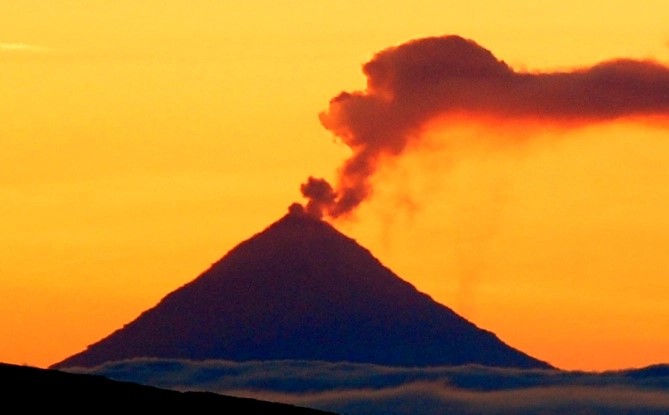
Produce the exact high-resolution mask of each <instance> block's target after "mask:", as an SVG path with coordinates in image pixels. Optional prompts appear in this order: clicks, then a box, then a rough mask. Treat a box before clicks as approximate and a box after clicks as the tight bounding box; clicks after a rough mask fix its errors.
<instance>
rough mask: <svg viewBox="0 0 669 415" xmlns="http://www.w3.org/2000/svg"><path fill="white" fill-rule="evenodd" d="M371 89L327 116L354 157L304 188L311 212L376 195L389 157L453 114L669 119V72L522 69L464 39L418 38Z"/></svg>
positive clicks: (373, 77) (374, 74)
mask: <svg viewBox="0 0 669 415" xmlns="http://www.w3.org/2000/svg"><path fill="white" fill-rule="evenodd" d="M363 72H364V74H365V76H366V77H367V87H366V89H365V90H364V91H356V92H342V93H340V94H339V95H338V96H336V97H334V98H333V99H332V100H331V101H330V106H329V108H328V109H327V111H325V112H323V113H321V114H320V121H321V123H322V124H323V126H324V127H325V128H327V129H328V130H330V131H331V132H332V133H333V134H335V135H336V136H337V137H339V138H340V139H341V140H342V141H343V142H344V143H345V144H346V145H347V146H348V147H350V149H351V150H352V155H351V157H350V158H348V159H347V160H346V161H345V162H344V164H343V165H342V166H341V167H340V168H339V170H338V172H337V179H336V182H335V183H334V185H332V184H330V183H328V182H327V181H326V180H324V179H321V178H314V177H310V178H308V180H307V181H306V182H305V183H304V184H302V186H301V191H302V194H303V196H304V197H305V198H306V199H307V200H308V202H307V204H306V207H305V209H306V211H307V213H309V214H311V215H314V216H316V217H324V216H325V217H330V218H337V217H340V216H345V215H347V214H349V213H351V212H352V211H353V210H354V209H355V208H356V207H357V206H358V205H359V204H360V203H362V202H363V201H364V200H365V199H366V198H368V197H370V196H371V194H372V192H373V189H372V185H371V178H372V176H373V175H374V172H375V171H376V169H377V167H378V164H379V163H380V162H381V159H382V158H389V157H390V158H392V157H398V156H400V155H401V154H402V153H403V152H404V151H405V150H406V149H407V148H408V147H409V146H410V145H412V144H415V142H416V141H417V140H420V137H421V134H420V132H421V129H422V128H424V127H425V125H426V123H428V122H430V121H431V120H434V119H436V118H438V117H441V116H445V115H448V114H469V115H472V116H484V117H487V118H491V117H492V118H497V119H502V120H503V119H516V120H528V121H529V120H535V121H539V122H541V123H547V124H557V125H573V124H591V123H595V122H602V121H609V120H614V119H617V118H623V117H639V116H661V117H666V116H667V115H669V68H668V67H667V66H665V65H662V64H660V63H658V62H655V61H649V60H631V59H616V60H611V61H606V62H602V63H599V64H597V65H594V66H592V67H586V68H579V69H575V70H572V71H567V72H543V73H531V72H518V71H515V70H514V69H512V68H511V67H509V65H507V64H506V63H504V62H503V61H501V60H499V59H497V58H496V57H495V56H494V55H493V54H492V53H491V52H490V51H488V50H486V49H484V48H483V47H481V46H479V45H478V44H476V43H475V42H473V41H471V40H468V39H464V38H462V37H459V36H444V37H430V38H424V39H418V40H413V41H410V42H408V43H405V44H402V45H399V46H396V47H391V48H389V49H386V50H383V51H381V52H379V53H378V54H376V55H375V56H374V57H373V59H372V60H371V61H369V62H368V63H366V64H365V65H364V66H363Z"/></svg>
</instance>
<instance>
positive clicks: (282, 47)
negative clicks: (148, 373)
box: [0, 0, 669, 371]
mask: <svg viewBox="0 0 669 415" xmlns="http://www.w3.org/2000/svg"><path fill="white" fill-rule="evenodd" d="M668 15H669V5H667V3H666V1H664V0H663V1H660V0H646V1H643V0H642V1H631V0H621V1H616V2H611V1H603V0H593V1H587V2H584V1H582V0H579V1H576V0H561V1H552V0H551V1H545V2H538V1H520V0H507V1H504V2H494V1H477V0H470V1H468V2H462V1H457V2H456V1H451V0H438V1H437V0H434V1H432V0H415V1H411V2H400V1H388V0H386V1H371V0H359V1H348V0H342V1H320V0H318V1H313V0H312V1H306V0H293V1H259V0H246V1H237V0H233V1H214V0H191V1H178V0H162V1H158V0H116V1H108V0H86V1H82V0H79V1H75V0H52V1H42V0H6V1H3V2H0V94H1V97H2V98H1V99H0V150H1V151H0V211H1V214H0V339H3V341H2V342H0V361H3V362H8V363H17V364H30V365H34V366H40V367H46V366H48V365H50V364H53V363H55V362H57V361H60V360H62V359H63V358H65V357H67V356H70V355H72V354H74V353H76V352H79V351H81V350H83V349H84V348H85V347H86V346H87V345H89V344H91V343H93V342H95V341H97V340H99V339H101V338H102V337H104V336H106V335H108V334H109V333H111V332H112V331H114V330H115V329H117V328H120V327H121V326H122V325H124V324H126V323H128V322H129V321H131V320H132V319H134V318H135V317H137V316H138V315H139V313H141V312H142V311H144V310H146V309H148V308H150V307H152V306H154V305H155V304H156V303H157V302H158V301H159V300H160V299H161V298H162V297H164V296H165V295H166V294H167V293H169V292H171V291H173V290H175V289H177V288H178V287H180V286H181V285H183V284H185V283H187V282H189V281H191V280H192V279H194V278H195V277H196V276H197V275H198V274H199V273H200V272H202V271H204V270H205V269H206V268H208V267H209V265H210V264H211V263H212V262H214V261H216V260H218V259H219V258H220V257H221V256H223V255H224V254H225V253H227V251H228V250H229V249H231V248H232V247H234V246H235V245H236V244H237V243H239V242H241V241H242V240H245V239H247V238H249V237H251V236H252V235H253V234H255V233H257V232H260V231H262V230H263V229H264V228H265V227H266V226H268V225H270V224H271V223H272V222H274V221H276V220H278V219H279V218H280V217H281V216H283V215H284V214H285V213H286V212H287V207H288V206H289V205H290V204H291V203H293V202H296V201H297V202H305V199H304V198H303V197H302V195H301V193H300V186H301V184H303V183H304V182H305V181H306V180H307V178H308V177H310V176H313V177H318V178H324V179H326V180H328V181H329V182H331V183H334V184H335V185H336V183H338V181H339V180H340V176H338V171H339V169H340V167H341V166H343V165H344V163H346V161H347V160H349V157H351V156H352V154H355V151H354V150H352V149H351V148H349V147H348V146H347V145H346V140H345V139H342V137H336V136H335V134H334V131H335V130H337V129H341V128H344V127H348V125H344V123H343V121H342V119H341V118H339V116H338V115H336V114H335V113H334V110H333V108H331V107H330V101H331V100H332V99H333V98H335V97H337V96H339V94H340V93H341V92H342V91H347V92H349V93H355V92H356V91H358V95H360V94H364V96H365V97H370V96H373V93H378V94H380V95H381V96H385V95H383V94H384V93H386V92H388V91H387V90H386V89H384V88H378V89H376V90H373V91H372V89H370V90H367V91H366V90H365V88H366V87H367V82H368V79H367V77H366V75H365V73H363V65H364V64H365V63H367V62H369V61H370V60H372V59H373V58H374V56H375V54H377V53H379V52H381V51H384V50H386V49H388V48H390V47H396V46H399V45H401V44H404V43H406V42H409V41H412V40H415V39H421V38H425V37H433V36H446V35H458V36H461V37H462V38H465V39H469V40H471V41H473V42H476V44H477V45H479V46H480V48H482V49H485V50H488V51H489V52H490V53H491V54H492V55H494V57H495V58H496V59H498V60H500V61H503V62H504V63H505V64H506V65H508V67H509V68H511V69H512V71H513V72H514V73H522V74H527V73H532V74H547V73H579V71H583V70H584V69H583V68H586V69H587V68H591V67H593V66H594V65H597V64H599V63H600V62H603V61H609V60H612V59H618V58H626V59H633V60H639V61H646V60H653V61H655V62H656V63H655V64H654V65H656V66H655V67H658V68H662V67H664V65H669V26H667V16H668ZM375 79H376V78H375ZM393 79H394V78H393ZM537 79H539V78H537ZM551 85H553V84H551ZM559 85H562V84H559ZM654 85H655V84H652V86H654ZM377 86H378V85H377ZM665 88H669V85H665ZM558 89H559V88H558ZM431 90H432V89H430V88H426V90H425V91H428V92H420V91H419V92H416V91H413V93H414V98H413V99H415V96H418V97H421V96H422V95H420V94H422V93H429V91H431ZM467 91H469V89H467ZM505 91H506V90H505ZM541 91H545V90H544V89H542V90H541ZM577 91H578V90H577ZM663 91H667V89H664V90H663ZM650 92H651V93H649V91H644V92H643V93H639V94H637V95H635V96H625V97H623V99H620V100H619V101H620V102H621V103H620V105H621V106H625V105H626V103H628V102H636V101H635V100H638V101H639V102H641V103H642V104H643V103H645V99H646V98H647V99H648V100H652V101H653V102H656V101H657V102H660V103H662V102H664V103H666V102H667V101H668V99H667V94H666V93H664V94H659V96H655V95H653V94H652V91H650ZM388 93H389V92H388ZM537 95H541V96H542V97H545V96H546V95H545V94H543V93H542V94H537ZM519 96H520V97H524V95H522V94H521V95H519ZM578 96H581V95H580V93H578ZM466 98H471V97H469V96H468V97H466ZM472 99H473V98H472ZM343 101H344V100H340V101H339V102H343ZM465 101H466V102H470V101H469V100H467V99H464V101H463V102H465ZM411 102H414V101H411ZM449 102H450V101H449ZM514 102H515V101H514ZM537 102H539V101H537ZM543 102H544V101H541V103H543ZM568 102H569V101H568ZM518 103H522V105H526V106H527V108H530V109H532V108H534V106H533V104H534V103H535V101H527V100H525V99H524V98H523V99H520V98H519V99H518V102H516V104H514V105H516V106H512V107H506V106H504V107H503V109H504V110H505V111H501V110H499V111H497V109H494V110H491V111H492V112H490V111H488V110H480V111H479V107H476V108H469V107H467V108H464V109H463V108H457V109H458V110H459V111H457V113H440V114H439V116H437V117H429V118H427V119H421V130H420V134H418V136H419V137H417V138H415V139H413V138H412V141H411V143H410V144H409V145H408V146H407V148H406V149H404V150H403V152H402V154H400V155H398V156H388V155H387V154H386V153H381V155H380V156H379V157H380V159H379V161H378V162H376V163H375V164H374V170H373V173H372V174H371V175H370V177H369V178H368V183H367V185H368V186H369V188H370V189H373V191H372V192H371V193H370V194H369V195H368V197H367V198H366V199H364V200H363V201H362V203H361V204H360V205H358V206H356V207H355V208H354V209H353V210H352V212H351V213H350V214H349V215H345V216H344V217H339V218H338V219H336V220H335V219H328V220H330V221H331V223H333V224H334V225H335V227H337V228H338V229H339V230H340V231H342V232H343V233H345V234H346V235H348V236H351V237H353V238H355V239H356V240H357V241H358V242H359V243H360V244H361V245H363V246H365V247H366V248H368V249H369V250H370V251H371V252H372V253H373V254H374V255H375V256H376V257H377V258H378V259H379V260H380V261H381V262H383V263H384V264H385V265H386V266H388V267H389V268H390V269H392V270H393V271H394V272H395V273H397V274H398V275H399V276H400V277H402V278H403V279H405V280H407V281H409V282H411V283H412V284H414V285H415V286H416V287H417V288H418V289H419V290H421V291H424V292H426V293H428V294H430V295H431V296H432V297H433V298H434V299H436V300H437V301H439V302H440V303H442V304H445V305H447V306H449V307H451V308H452V309H454V310H455V311H456V312H458V313H460V314H462V315H463V316H465V317H466V318H468V319H469V320H470V321H472V322H474V323H475V324H476V325H478V326H479V327H482V328H485V329H487V330H490V331H492V332H494V333H496V334H497V335H498V336H499V337H500V338H501V339H502V340H504V341H505V342H507V343H509V344H510V345H512V346H514V347H516V348H518V349H521V350H522V351H524V352H526V353H528V354H530V355H532V356H534V357H537V358H539V359H542V360H545V361H548V362H550V363H551V364H553V365H555V366H557V367H559V368H563V369H582V370H597V371H599V370H606V369H621V368H631V367H641V366H644V365H649V364H653V363H662V362H665V363H666V362H669V331H668V330H667V327H669V301H668V299H669V278H667V277H668V275H669V274H668V273H669V256H668V255H667V252H669V215H668V214H667V212H669V186H668V185H667V184H668V183H669V168H668V167H667V166H669V122H668V119H669V110H668V109H667V106H664V107H662V108H659V109H657V108H655V109H654V111H642V112H641V113H634V114H631V116H628V115H630V114H627V113H623V114H621V116H620V117H617V118H613V117H600V118H597V117H594V116H590V115H592V114H590V115H589V116H587V117H585V118H582V117H581V116H580V115H579V116H578V117H571V118H570V117H567V118H569V119H565V118H560V116H556V115H555V114H554V113H553V112H550V107H549V106H547V108H549V110H547V112H546V113H540V114H538V115H537V114H535V113H534V112H532V113H531V114H529V112H531V111H530V110H523V111H525V112H522V111H521V110H516V108H517V107H518V105H521V104H518ZM344 105H345V103H344V104H342V109H341V111H343V112H342V113H345V111H348V110H347V109H346V108H344ZM361 105H362V104H361ZM463 105H464V104H463ZM481 105H482V106H481V108H489V107H490V108H492V107H494V106H495V105H497V104H496V103H489V102H487V101H486V102H485V103H483V104H481ZM355 108H359V107H358V106H356V107H355ZM403 108H410V109H409V111H413V107H403ZM494 108H497V107H494ZM507 108H508V113H507V111H506V109H507ZM328 111H330V112H329V116H327V115H326V116H321V114H326V113H328ZM337 111H339V109H337ZM393 114H394V115H396V116H394V117H393V118H392V119H393V122H395V121H396V120H397V119H400V118H402V114H399V115H398V113H393ZM509 114H510V115H509ZM528 114H529V115H528ZM507 115H509V116H507ZM319 116H320V118H319ZM556 119H557V121H556ZM381 120H382V121H385V120H386V118H382V119H381ZM322 121H323V123H322ZM398 122H399V121H398ZM324 124H327V127H328V128H330V130H329V129H328V128H326V126H325V125H324ZM363 125H364V126H368V125H371V124H367V123H363ZM392 125H395V124H392ZM337 131H341V130H337ZM414 133H415V132H414ZM352 151H353V153H352ZM335 187H336V186H335Z"/></svg>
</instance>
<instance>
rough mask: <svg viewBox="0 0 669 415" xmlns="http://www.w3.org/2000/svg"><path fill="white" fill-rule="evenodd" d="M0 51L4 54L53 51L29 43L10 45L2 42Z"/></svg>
mask: <svg viewBox="0 0 669 415" xmlns="http://www.w3.org/2000/svg"><path fill="white" fill-rule="evenodd" d="M0 51H3V52H52V51H53V49H51V48H48V47H45V46H39V45H31V44H28V43H8V42H0Z"/></svg>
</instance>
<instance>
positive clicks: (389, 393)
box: [68, 359, 669, 415]
mask: <svg viewBox="0 0 669 415" xmlns="http://www.w3.org/2000/svg"><path fill="white" fill-rule="evenodd" d="M68 371H73V372H79V373H92V374H97V375H102V376H106V377H109V378H112V379H116V380H122V381H131V382H137V383H142V384H148V385H152V386H157V387H162V388H168V389H176V390H182V391H183V390H198V391H210V392H216V393H222V394H227V395H234V396H244V397H252V398H258V399H264V400H270V401H275V402H285V403H291V404H295V405H300V406H307V407H312V408H317V409H323V410H329V411H335V412H338V413H341V414H346V415H377V414H378V415H381V414H383V415H409V414H411V415H416V414H420V415H432V414H434V415H437V414H442V415H443V414H445V413H448V414H449V415H471V414H481V413H485V414H520V415H538V414H542V415H556V414H588V415H591V414H595V415H597V414H607V415H611V414H614V415H615V414H652V415H659V414H666V413H669V365H657V366H651V367H648V368H644V369H637V370H628V371H612V372H604V373H588V372H566V371H559V370H522V369H498V368H490V367H482V366H460V367H431V368H408V367H388V366H379V365H369V364H352V363H345V362H341V363H332V362H315V361H291V360H287V361H265V362H260V361H250V362H230V361H202V362H195V361H187V360H161V359H135V360H127V361H119V362H112V363H108V364H105V365H102V366H99V367H96V368H86V369H81V368H79V369H77V368H71V369H68Z"/></svg>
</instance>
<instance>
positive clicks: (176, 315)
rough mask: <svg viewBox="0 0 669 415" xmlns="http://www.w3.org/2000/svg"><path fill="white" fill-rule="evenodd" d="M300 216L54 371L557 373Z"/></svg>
mask: <svg viewBox="0 0 669 415" xmlns="http://www.w3.org/2000/svg"><path fill="white" fill-rule="evenodd" d="M298 207H299V206H292V207H291V209H290V211H289V213H288V214H286V215H285V216H284V217H283V218H281V219H280V220H278V221H277V222H275V223H273V224H272V225H270V226H269V227H268V228H266V229H265V230H264V231H262V232H260V233H258V234H256V235H255V236H253V237H251V238H250V239H248V240H246V241H244V242H242V243H240V244H239V245H237V246H236V247H235V248H233V249H232V250H231V251H230V252H228V253H227V254H226V255H225V256H224V257H223V258H221V259H220V260H219V261H218V262H216V263H214V264H213V265H212V266H211V267H210V268H209V269H208V270H206V271H205V272H203V273H202V274H200V275H199V276H198V277H197V278H196V279H194V280H193V281H191V282H189V283H187V284H186V285H184V286H182V287H180V288H178V289H177V290H175V291H173V292H171V293H170V294H168V295H167V296H166V297H164V298H163V299H162V300H161V301H160V302H159V303H158V304H157V305H156V306H155V307H153V308H151V309H149V310H147V311H145V312H143V313H142V314H141V315H140V316H139V317H137V318H136V319H135V320H134V321H132V322H130V323H129V324H127V325H125V326H124V327H122V328H121V329H119V330H116V331H115V332H113V333H112V334H110V335H109V336H108V337H106V338H104V339H102V340H100V341H98V342H97V343H95V344H93V345H91V346H89V347H88V348H87V349H86V350H84V351H82V352H80V353H78V354H75V355H73V356H71V357H69V358H67V359H65V360H63V361H61V362H59V363H56V364H54V365H53V366H52V368H65V367H73V366H95V365H99V364H101V363H104V362H107V361H113V360H121V359H128V358H135V357H156V358H183V359H195V360H204V359H225V360H235V361H245V360H274V359H300V360H323V361H351V362H364V363H376V364H384V365H396V366H430V365H460V364H468V363H475V364H482V365H488V366H501V367H523V368H549V367H550V366H549V365H548V364H547V363H545V362H542V361H540V360H537V359H535V358H532V357H530V356H528V355H526V354H524V353H522V352H520V351H518V350H516V349H514V348H512V347H510V346H508V345H506V344H504V343H503V342H502V341H500V340H499V339H498V338H497V337H496V336H495V335H494V334H492V333H490V332H488V331H485V330H482V329H480V328H478V327H476V326H475V325H474V324H472V323H470V322H469V321H467V320H465V319H464V318H463V317H461V316H459V315H457V314H456V313H455V312H453V311H452V310H451V309H449V308H448V307H445V306H444V305H441V304H439V303H437V302H435V301H433V300H432V299H431V298H430V297H429V296H427V295H426V294H423V293H421V292H419V291H418V290H416V288H414V287H413V286H412V285H411V284H409V283H408V282H406V281H404V280H402V279H401V278H399V277H398V276H397V275H395V274H394V273H393V272H392V271H390V270H389V269H388V268H386V267H385V266H383V265H382V264H381V263H380V262H379V261H378V260H377V259H376V258H374V256H372V254H371V253H370V252H369V251H368V250H366V249H365V248H363V247H361V246H360V245H359V244H357V243H356V242H355V241H354V240H353V239H351V238H348V237H346V236H345V235H343V234H341V233H340V232H339V231H337V230H336V229H335V228H333V227H332V226H331V225H329V224H328V223H326V222H324V221H321V220H319V219H316V218H314V217H312V216H310V215H308V214H305V213H304V212H303V211H302V210H301V209H298Z"/></svg>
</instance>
